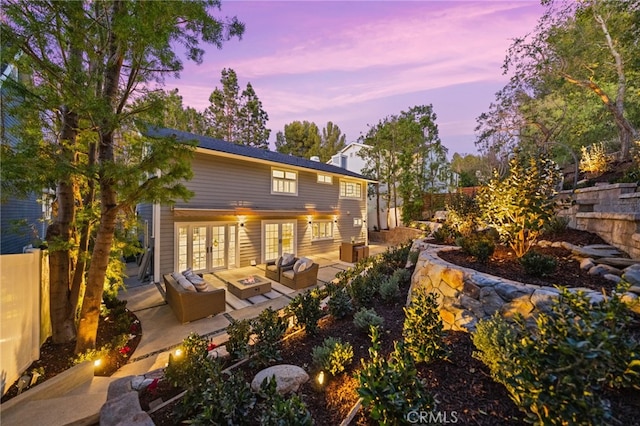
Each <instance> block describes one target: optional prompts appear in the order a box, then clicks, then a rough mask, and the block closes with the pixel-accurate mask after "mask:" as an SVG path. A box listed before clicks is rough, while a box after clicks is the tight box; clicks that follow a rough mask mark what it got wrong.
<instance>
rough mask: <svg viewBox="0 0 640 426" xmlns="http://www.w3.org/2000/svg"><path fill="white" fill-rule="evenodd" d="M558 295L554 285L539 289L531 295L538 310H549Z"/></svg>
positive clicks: (532, 301)
mask: <svg viewBox="0 0 640 426" xmlns="http://www.w3.org/2000/svg"><path fill="white" fill-rule="evenodd" d="M557 297H558V292H557V291H553V287H549V288H545V289H538V290H535V291H534V292H533V294H532V295H531V303H533V306H535V307H536V308H537V309H538V310H540V311H544V312H548V311H549V308H550V307H551V304H552V303H553V301H554V300H555V299H556V298H557Z"/></svg>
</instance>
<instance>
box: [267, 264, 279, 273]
mask: <svg viewBox="0 0 640 426" xmlns="http://www.w3.org/2000/svg"><path fill="white" fill-rule="evenodd" d="M267 269H268V270H270V271H273V272H278V266H277V265H267Z"/></svg>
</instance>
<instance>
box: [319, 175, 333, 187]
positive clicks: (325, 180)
mask: <svg viewBox="0 0 640 426" xmlns="http://www.w3.org/2000/svg"><path fill="white" fill-rule="evenodd" d="M318 183H328V184H329V185H331V184H332V183H333V178H332V177H331V176H330V175H321V174H320V173H318Z"/></svg>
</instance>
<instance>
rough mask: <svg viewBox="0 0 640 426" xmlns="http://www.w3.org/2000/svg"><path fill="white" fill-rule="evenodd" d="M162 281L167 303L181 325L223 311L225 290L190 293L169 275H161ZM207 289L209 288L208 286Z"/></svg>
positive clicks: (216, 289)
mask: <svg viewBox="0 0 640 426" xmlns="http://www.w3.org/2000/svg"><path fill="white" fill-rule="evenodd" d="M163 279H164V284H165V288H166V292H167V303H168V304H169V306H170V307H171V310H172V311H173V313H174V314H175V316H176V318H178V321H180V322H181V323H182V324H184V323H185V322H190V321H195V320H198V319H201V318H206V317H208V316H211V315H215V314H218V313H220V312H224V311H225V307H226V304H225V290H224V289H223V288H215V289H212V290H210V291H203V292H191V291H187V290H185V289H183V288H182V286H180V284H178V282H177V281H176V280H175V279H174V278H173V277H172V276H171V274H166V275H163ZM209 288H211V285H210V284H209Z"/></svg>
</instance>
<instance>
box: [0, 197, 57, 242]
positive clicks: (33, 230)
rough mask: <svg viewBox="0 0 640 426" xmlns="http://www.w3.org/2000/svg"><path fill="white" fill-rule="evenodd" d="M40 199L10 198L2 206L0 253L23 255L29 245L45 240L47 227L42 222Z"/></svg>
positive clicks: (0, 216)
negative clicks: (24, 249) (23, 250)
mask: <svg viewBox="0 0 640 426" xmlns="http://www.w3.org/2000/svg"><path fill="white" fill-rule="evenodd" d="M37 199H38V197H36V196H35V195H32V196H30V197H28V198H26V199H17V198H10V199H8V200H7V201H6V202H5V203H2V205H0V253H1V254H15V253H22V249H23V248H24V247H25V246H27V245H29V244H34V245H35V244H38V243H39V240H44V238H45V233H46V228H47V225H46V223H44V222H43V221H42V206H41V205H40V204H38V201H37Z"/></svg>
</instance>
